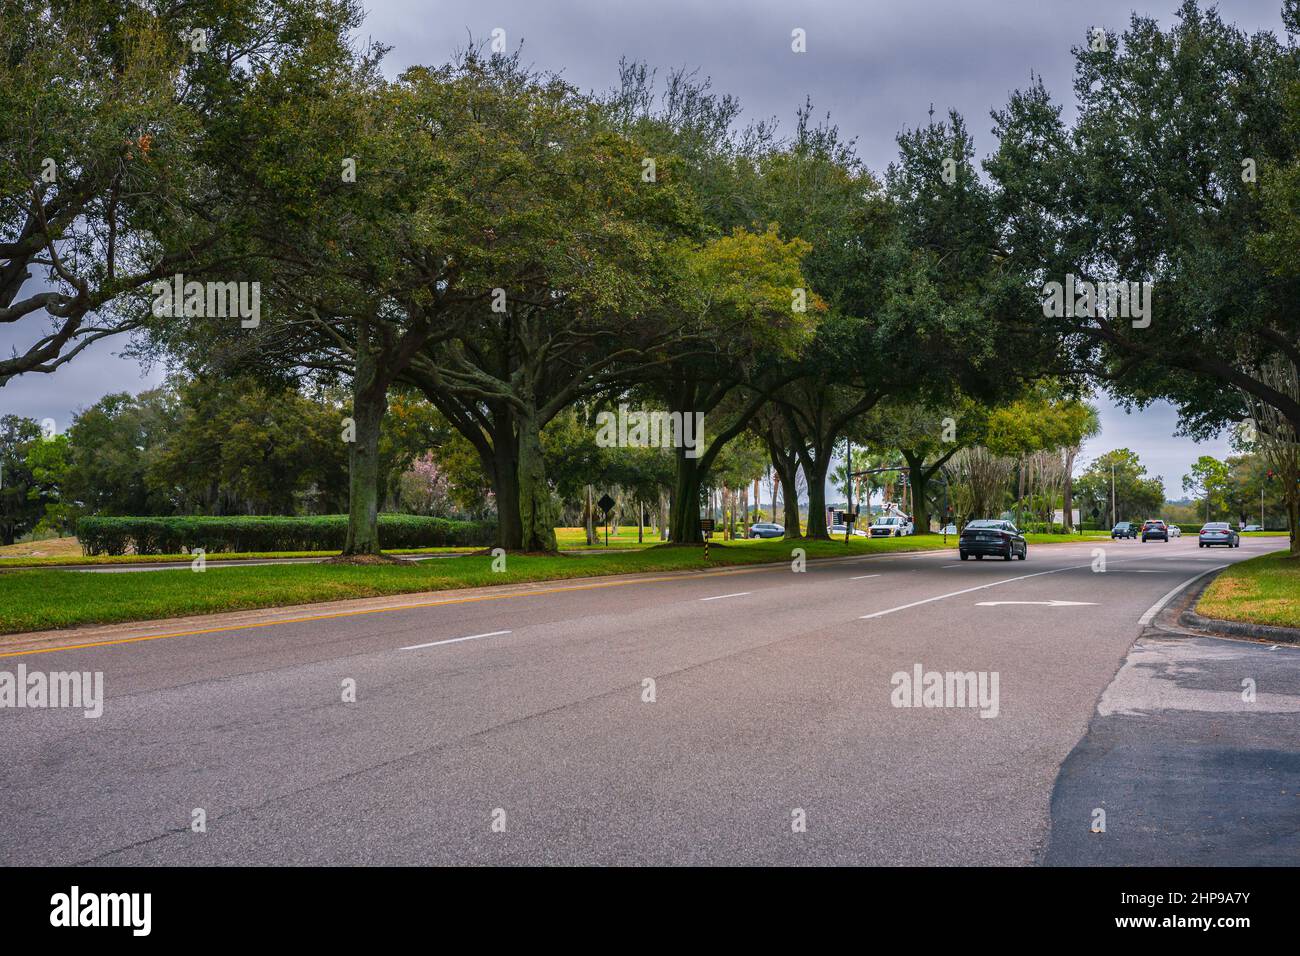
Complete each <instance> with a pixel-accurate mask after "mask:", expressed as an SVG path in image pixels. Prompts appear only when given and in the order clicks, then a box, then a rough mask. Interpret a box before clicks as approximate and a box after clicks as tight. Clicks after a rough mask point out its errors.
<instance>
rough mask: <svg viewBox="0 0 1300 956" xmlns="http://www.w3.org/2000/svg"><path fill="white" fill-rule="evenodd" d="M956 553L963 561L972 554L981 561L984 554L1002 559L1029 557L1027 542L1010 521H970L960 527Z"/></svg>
mask: <svg viewBox="0 0 1300 956" xmlns="http://www.w3.org/2000/svg"><path fill="white" fill-rule="evenodd" d="M957 553H958V554H960V555H961V559H962V560H963V561H965V560H967V559H968V558H969V557H970V556H971V555H972V554H973V555H975V560H977V561H982V560H983V559H984V556H985V555H986V554H987V555H990V556H991V557H995V558H1002V560H1004V561H1010V560H1011V559H1012V558H1018V559H1019V560H1021V561H1023V560H1025V558H1027V557H1029V544H1028V543H1027V542H1026V541H1025V536H1024V535H1023V534H1021V533H1020V532H1019V531H1018V530H1016V526H1015V525H1013V524H1012V523H1011V522H1010V521H1001V520H992V519H989V520H981V521H971V522H969V523H968V524H967V525H966V527H964V528H962V529H961V538H960V539H959V540H958V542H957Z"/></svg>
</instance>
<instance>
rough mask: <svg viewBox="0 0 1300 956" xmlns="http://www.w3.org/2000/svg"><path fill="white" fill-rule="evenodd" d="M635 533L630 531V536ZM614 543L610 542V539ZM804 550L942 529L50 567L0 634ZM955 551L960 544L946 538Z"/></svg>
mask: <svg viewBox="0 0 1300 956" xmlns="http://www.w3.org/2000/svg"><path fill="white" fill-rule="evenodd" d="M632 534H633V535H635V531H633V532H632ZM1028 538H1029V541H1030V542H1031V543H1036V544H1047V543H1053V542H1056V541H1078V540H1080V539H1079V537H1077V536H1069V535H1030V536H1028ZM610 546H611V548H612V547H613V538H612V536H611V540H610ZM794 547H800V548H803V549H804V550H805V552H806V553H807V556H808V558H810V559H816V558H827V557H843V556H845V555H858V554H874V553H883V552H900V551H933V550H941V549H943V547H944V544H943V538H942V536H940V535H921V536H917V537H908V538H886V539H878V540H875V541H872V540H869V539H866V538H853V539H851V540H850V542H849V543H848V544H847V545H846V544H845V543H844V541H843V540H836V541H797V542H786V541H782V540H772V539H769V540H752V541H733V542H729V543H726V544H723V543H722V542H720V541H714V542H712V543H711V544H710V547H709V561H708V563H707V564H706V563H705V561H704V556H703V553H702V551H701V549H698V548H674V547H647V548H643V549H640V550H635V551H625V552H620V553H613V554H602V553H601V552H600V551H599V550H592V551H586V552H583V553H581V554H568V555H560V556H558V557H532V556H523V555H511V556H509V557H508V558H507V570H506V571H505V572H493V571H492V558H490V557H487V556H467V557H457V558H444V559H441V560H438V561H422V562H419V563H416V564H409V565H391V566H390V565H367V566H352V565H333V564H281V565H262V566H253V567H246V568H239V569H238V570H233V569H232V570H224V571H223V570H219V569H215V570H209V571H207V572H204V573H202V574H198V573H195V572H193V571H191V570H189V569H188V568H183V569H175V570H164V571H134V572H130V575H129V577H123V576H122V575H120V574H91V573H86V574H82V573H79V572H75V571H59V570H52V569H51V570H47V569H27V570H10V571H4V572H3V573H0V634H9V633H19V632H22V631H39V630H47V629H53V628H61V627H73V626H77V625H83V624H110V623H118V622H123V621H145V620H151V619H156V618H164V617H179V616H185V615H191V614H212V613H217V612H220V611H239V610H250V609H254V608H264V607H281V606H285V605H291V604H309V603H314V602H318V601H335V600H343V599H347V598H361V597H378V596H383V595H391V594H403V593H410V592H415V591H436V590H445V589H453V588H472V587H482V586H487V585H495V584H516V583H521V582H526V581H553V580H563V579H566V578H576V577H588V576H597V575H606V574H626V573H640V572H650V571H678V570H685V569H701V568H705V567H726V566H730V565H744V564H759V563H763V562H768V561H788V560H790V556H791V549H792V548H794ZM948 547H949V548H955V547H956V540H955V538H953V537H951V536H950V537H949V539H948Z"/></svg>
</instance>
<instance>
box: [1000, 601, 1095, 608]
mask: <svg viewBox="0 0 1300 956" xmlns="http://www.w3.org/2000/svg"><path fill="white" fill-rule="evenodd" d="M999 604H1045V605H1047V606H1048V607H1083V606H1084V605H1089V606H1092V607H1096V605H1097V602H1096V601H976V602H975V606H976V607H997V606H998V605H999Z"/></svg>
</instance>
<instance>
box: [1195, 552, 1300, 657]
mask: <svg viewBox="0 0 1300 956" xmlns="http://www.w3.org/2000/svg"><path fill="white" fill-rule="evenodd" d="M1224 570H1226V568H1225V569H1224ZM1222 573H1223V571H1220V572H1218V574H1214V575H1209V576H1207V577H1206V579H1205V580H1204V581H1198V582H1197V583H1196V586H1195V587H1193V588H1190V589H1188V591H1187V592H1186V595H1185V597H1184V600H1183V601H1182V602H1181V603H1182V607H1183V610H1182V612H1181V613H1178V614H1177V617H1176V618H1175V620H1176V621H1177V623H1178V624H1180V625H1182V626H1183V627H1189V628H1193V629H1194V630H1197V631H1203V632H1205V633H1208V634H1211V635H1214V636H1217V637H1235V638H1241V637H1244V638H1247V639H1249V640H1254V641H1267V642H1270V643H1273V644H1300V628H1296V627H1277V626H1274V625H1270V624H1250V623H1248V622H1246V621H1224V620H1220V619H1219V618H1217V617H1206V616H1205V615H1203V614H1197V613H1196V610H1195V608H1196V605H1197V602H1199V601H1200V599H1201V595H1202V594H1204V593H1205V589H1206V588H1208V587H1209V586H1210V584H1211V583H1213V582H1214V581H1215V580H1216V579H1217V578H1218V577H1219V574H1222Z"/></svg>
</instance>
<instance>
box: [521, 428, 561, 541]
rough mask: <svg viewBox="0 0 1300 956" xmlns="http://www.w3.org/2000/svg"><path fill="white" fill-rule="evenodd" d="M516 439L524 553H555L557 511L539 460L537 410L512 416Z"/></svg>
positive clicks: (540, 445)
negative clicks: (516, 430)
mask: <svg viewBox="0 0 1300 956" xmlns="http://www.w3.org/2000/svg"><path fill="white" fill-rule="evenodd" d="M515 423H516V428H517V429H518V438H519V466H518V472H517V473H518V476H519V496H518V498H519V523H520V530H521V544H520V546H521V547H522V549H523V550H524V551H543V552H547V553H555V552H556V551H557V550H558V548H557V546H556V542H555V525H556V523H557V522H558V521H559V517H560V515H559V509H558V508H557V507H556V502H555V496H554V495H553V494H552V493H551V486H550V484H549V483H548V482H547V480H546V460H545V459H544V458H543V457H542V430H541V426H540V425H539V424H538V421H537V409H535V408H533V407H532V406H526V410H525V411H522V412H519V411H517V412H516V414H515Z"/></svg>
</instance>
